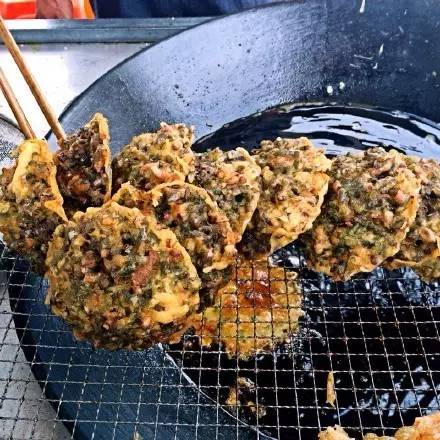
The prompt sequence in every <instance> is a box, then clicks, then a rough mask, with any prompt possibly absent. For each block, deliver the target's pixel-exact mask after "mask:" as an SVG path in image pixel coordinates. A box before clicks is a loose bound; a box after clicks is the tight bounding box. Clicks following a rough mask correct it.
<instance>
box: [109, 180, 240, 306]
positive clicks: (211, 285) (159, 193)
mask: <svg viewBox="0 0 440 440" xmlns="http://www.w3.org/2000/svg"><path fill="white" fill-rule="evenodd" d="M113 200H114V201H116V202H117V203H119V204H121V205H123V206H128V207H136V208H138V209H140V210H141V212H142V213H143V214H144V215H146V216H147V217H152V216H154V217H155V218H156V220H157V221H158V223H160V224H163V225H165V226H167V227H169V228H170V229H171V230H172V231H173V232H174V233H175V234H176V237H177V239H178V240H179V242H180V243H181V244H182V245H183V247H184V248H185V249H186V250H187V251H188V253H189V254H190V255H191V258H192V261H193V263H194V265H195V267H196V268H197V271H198V273H199V276H200V278H201V280H202V289H201V292H200V296H201V303H202V306H205V305H207V304H209V303H212V300H213V298H212V296H213V294H214V293H215V292H216V291H217V290H218V289H219V288H220V287H221V286H223V285H225V284H226V283H227V282H228V281H229V279H230V277H231V276H232V270H231V269H229V267H230V266H231V265H232V264H233V263H235V255H236V250H235V247H234V234H233V232H232V230H231V227H230V225H229V222H228V219H227V218H226V216H225V215H224V214H223V213H222V212H221V211H220V209H219V208H218V206H217V205H216V203H215V202H214V201H213V200H212V199H211V198H210V197H209V195H208V193H207V192H206V191H205V190H204V189H202V188H199V187H197V186H194V185H191V184H189V183H184V182H174V183H164V184H162V185H158V186H156V187H154V188H153V189H152V190H151V191H149V192H145V191H139V190H136V189H135V188H133V186H131V185H129V184H124V185H122V187H121V189H120V190H119V191H118V192H117V193H116V194H115V195H114V196H113Z"/></svg>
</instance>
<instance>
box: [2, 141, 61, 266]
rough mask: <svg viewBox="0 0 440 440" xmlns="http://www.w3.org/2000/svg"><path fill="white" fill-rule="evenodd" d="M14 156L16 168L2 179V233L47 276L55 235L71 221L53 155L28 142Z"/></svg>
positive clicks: (6, 170) (6, 171) (43, 145)
mask: <svg viewBox="0 0 440 440" xmlns="http://www.w3.org/2000/svg"><path fill="white" fill-rule="evenodd" d="M14 154H15V157H16V162H15V164H14V166H13V167H12V168H4V169H3V172H2V175H1V176H0V231H1V232H2V234H3V240H4V241H5V243H6V245H7V246H8V247H9V248H10V249H12V250H14V251H15V252H17V253H18V254H19V255H21V256H22V257H24V258H26V259H27V260H28V261H29V262H30V263H31V267H32V269H33V270H35V271H36V272H38V273H39V274H44V272H45V270H46V269H45V268H46V265H45V260H46V253H47V249H48V243H49V241H50V240H51V238H52V233H53V231H54V230H55V228H56V227H57V226H58V225H59V224H61V223H64V222H66V221H67V218H66V214H65V212H64V209H63V198H62V196H61V194H60V191H59V189H58V185H57V182H56V178H55V175H56V168H55V165H54V161H53V155H52V153H50V151H49V150H48V146H47V143H46V142H45V141H43V140H37V139H34V140H27V141H24V142H23V143H22V144H21V145H20V146H19V147H18V148H17V150H16V151H15V153H14Z"/></svg>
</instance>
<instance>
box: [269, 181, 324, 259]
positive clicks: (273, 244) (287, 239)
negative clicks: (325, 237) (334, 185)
mask: <svg viewBox="0 0 440 440" xmlns="http://www.w3.org/2000/svg"><path fill="white" fill-rule="evenodd" d="M320 174H321V175H322V177H323V178H324V179H325V180H326V182H325V183H324V184H323V186H322V188H321V190H320V191H319V193H318V201H317V203H316V206H315V207H314V209H313V211H311V213H310V214H311V215H310V219H309V221H308V222H307V223H306V224H305V225H304V227H303V229H302V231H300V232H298V234H296V235H295V234H290V235H289V234H285V235H284V236H281V237H280V238H278V237H277V236H276V235H277V232H278V231H279V230H282V231H283V230H284V228H278V229H276V230H274V231H273V232H272V234H271V237H270V253H273V252H275V251H277V250H278V249H281V248H282V247H284V246H287V245H288V244H289V243H291V242H292V241H295V240H296V239H297V238H298V237H299V236H300V235H301V234H303V233H304V232H307V231H308V230H309V229H311V228H312V226H313V223H314V221H315V220H316V219H317V217H318V216H319V214H320V213H321V207H322V204H323V202H324V197H325V195H326V194H327V191H328V185H329V181H330V177H329V176H328V175H327V174H325V173H320Z"/></svg>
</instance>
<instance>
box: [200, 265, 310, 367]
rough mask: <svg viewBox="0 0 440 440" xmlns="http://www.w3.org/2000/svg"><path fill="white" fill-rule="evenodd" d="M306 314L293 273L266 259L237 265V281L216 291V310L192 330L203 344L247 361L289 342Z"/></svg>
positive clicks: (202, 316)
mask: <svg viewBox="0 0 440 440" xmlns="http://www.w3.org/2000/svg"><path fill="white" fill-rule="evenodd" d="M302 315H303V312H302V310H301V294H300V288H299V286H298V284H297V282H296V273H295V272H291V271H285V270H284V269H283V268H281V267H269V266H268V264H267V261H266V260H264V261H263V260H260V261H248V260H239V261H238V263H237V278H236V280H235V279H234V280H232V281H230V282H229V283H228V284H227V285H226V286H225V287H224V288H223V289H221V290H220V291H219V292H218V294H217V295H216V302H215V305H214V306H212V307H208V308H207V309H206V310H205V311H204V312H203V314H201V315H195V316H194V322H193V326H194V327H195V330H196V334H198V335H199V336H200V337H201V343H202V345H204V346H209V345H211V344H212V343H213V342H217V343H221V344H222V346H223V348H224V350H225V351H226V352H227V353H228V355H230V356H237V357H240V358H248V357H250V356H255V355H256V354H258V353H260V352H264V351H266V350H269V351H271V350H273V349H274V348H275V345H276V344H280V343H283V342H286V341H287V340H288V339H289V336H290V335H291V333H294V332H296V330H297V329H298V320H299V318H300V317H301V316H302ZM197 318H198V320H197Z"/></svg>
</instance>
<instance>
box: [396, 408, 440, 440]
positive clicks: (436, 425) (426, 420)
mask: <svg viewBox="0 0 440 440" xmlns="http://www.w3.org/2000/svg"><path fill="white" fill-rule="evenodd" d="M394 437H395V439H396V440H440V412H436V413H434V414H431V415H429V416H424V417H417V418H416V420H415V421H414V425H412V426H409V427H408V426H404V427H403V428H400V429H399V430H398V431H397V432H396V433H395V434H394Z"/></svg>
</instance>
